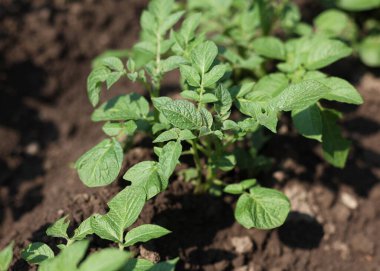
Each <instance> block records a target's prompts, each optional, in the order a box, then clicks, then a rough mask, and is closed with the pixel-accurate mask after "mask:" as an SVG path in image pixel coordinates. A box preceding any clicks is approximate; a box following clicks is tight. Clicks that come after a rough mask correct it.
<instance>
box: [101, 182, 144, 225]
mask: <svg viewBox="0 0 380 271" xmlns="http://www.w3.org/2000/svg"><path fill="white" fill-rule="evenodd" d="M145 201H146V194H145V191H144V189H143V188H141V187H132V186H129V187H126V188H124V189H123V190H122V191H121V192H119V193H118V194H117V195H116V196H115V197H113V199H112V200H111V201H110V202H108V206H109V207H110V212H115V213H116V214H117V215H118V217H120V218H121V220H120V221H121V222H122V224H123V228H124V229H125V228H128V227H129V226H131V225H132V224H133V223H134V222H135V221H136V220H137V218H138V216H139V215H140V212H141V210H142V208H143V207H144V204H145Z"/></svg>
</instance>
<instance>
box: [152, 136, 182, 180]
mask: <svg viewBox="0 0 380 271" xmlns="http://www.w3.org/2000/svg"><path fill="white" fill-rule="evenodd" d="M181 153H182V145H181V143H180V142H179V141H170V142H168V143H166V145H165V146H164V147H163V148H162V150H161V153H160V155H159V158H158V163H159V164H158V172H159V174H160V177H161V178H162V180H164V181H165V182H166V183H167V182H168V180H169V178H170V176H171V175H172V174H173V172H174V169H175V168H176V166H177V164H178V162H179V161H178V159H179V157H180V156H181Z"/></svg>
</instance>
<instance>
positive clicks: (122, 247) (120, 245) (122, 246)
mask: <svg viewBox="0 0 380 271" xmlns="http://www.w3.org/2000/svg"><path fill="white" fill-rule="evenodd" d="M118 245H119V250H121V251H123V250H124V245H123V244H121V243H119V244H118Z"/></svg>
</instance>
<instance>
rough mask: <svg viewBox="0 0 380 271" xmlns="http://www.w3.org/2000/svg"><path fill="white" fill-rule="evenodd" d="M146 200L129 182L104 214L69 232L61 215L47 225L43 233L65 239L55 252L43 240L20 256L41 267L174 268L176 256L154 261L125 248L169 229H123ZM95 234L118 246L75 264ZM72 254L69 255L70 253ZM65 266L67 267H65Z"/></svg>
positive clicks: (117, 270) (150, 226) (127, 270)
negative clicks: (165, 260)
mask: <svg viewBox="0 0 380 271" xmlns="http://www.w3.org/2000/svg"><path fill="white" fill-rule="evenodd" d="M145 201H146V195H145V191H144V189H142V188H140V187H132V186H129V187H127V188H125V189H124V190H122V191H121V192H120V193H118V194H117V195H116V196H115V197H114V198H113V199H112V200H111V201H110V202H109V203H108V207H109V211H108V212H107V213H106V214H104V215H100V214H95V215H93V216H91V217H89V218H87V219H85V220H84V221H83V222H82V223H81V224H80V225H79V226H78V227H77V228H76V229H75V230H74V232H73V234H72V235H71V236H69V233H68V229H69V224H70V221H69V220H68V219H67V217H62V218H61V219H59V220H57V221H56V222H55V223H54V224H53V225H51V226H50V227H49V228H48V229H47V230H46V234H47V235H48V236H51V237H55V238H60V239H63V240H65V242H64V244H59V245H58V248H59V249H60V250H61V253H59V254H58V255H57V256H55V255H54V252H53V250H52V249H51V248H50V247H49V246H48V245H47V244H44V243H41V242H35V243H31V244H29V245H28V246H27V247H26V248H25V249H24V250H23V251H22V253H21V256H22V258H23V259H24V260H26V261H27V262H28V263H29V264H36V265H39V269H38V270H39V271H42V270H54V271H59V270H73V271H74V270H78V271H85V270H99V271H100V270H110V271H112V270H114V271H132V270H141V271H145V270H151V271H153V270H162V271H171V270H174V266H175V263H176V261H177V259H174V260H171V261H168V262H161V263H158V264H154V263H152V262H150V261H147V260H144V259H137V258H134V255H133V254H132V253H131V252H127V251H125V248H128V247H130V246H132V245H135V244H136V243H143V242H147V241H149V240H152V239H154V238H158V237H161V236H164V235H166V234H168V233H170V231H169V230H167V229H165V228H163V227H161V226H158V225H153V224H143V225H140V226H137V227H135V228H132V229H130V230H129V231H128V232H127V233H126V234H125V231H126V229H127V228H129V227H130V226H131V225H132V224H134V223H135V221H136V220H137V218H138V216H139V214H140V212H141V209H142V207H143V206H144V204H145ZM93 234H96V235H98V236H99V237H101V238H102V239H105V240H109V241H112V242H115V243H116V244H117V245H118V248H119V249H115V248H107V249H103V250H100V251H98V252H96V253H93V254H91V255H90V256H89V257H88V258H86V259H85V260H84V261H83V262H82V263H81V264H80V265H79V266H78V263H79V262H80V261H81V259H82V258H83V257H84V255H85V253H86V250H87V247H88V245H89V242H88V240H87V239H88V238H87V237H89V236H91V235H93ZM74 256H75V258H74V259H73V258H72V257H74ZM67 268H68V269H67Z"/></svg>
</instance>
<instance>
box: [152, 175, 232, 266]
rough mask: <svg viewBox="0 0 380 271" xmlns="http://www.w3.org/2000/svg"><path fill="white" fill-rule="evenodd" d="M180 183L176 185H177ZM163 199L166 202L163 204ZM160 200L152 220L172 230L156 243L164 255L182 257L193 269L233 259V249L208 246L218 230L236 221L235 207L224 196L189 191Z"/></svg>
mask: <svg viewBox="0 0 380 271" xmlns="http://www.w3.org/2000/svg"><path fill="white" fill-rule="evenodd" d="M178 182H179V181H177V184H176V183H174V186H176V187H178ZM179 186H181V187H182V186H183V185H179ZM183 187H189V186H188V185H184V186H183ZM161 199H162V200H163V201H164V202H163V203H160V200H161ZM157 203H158V204H159V207H158V208H159V210H158V211H157V212H155V215H154V216H153V218H152V222H153V223H157V224H158V225H162V226H164V227H167V228H168V229H170V230H171V231H172V233H171V234H169V235H168V236H166V237H164V238H162V240H160V242H157V244H156V249H157V250H158V251H160V253H161V254H162V255H165V256H166V257H169V258H174V257H177V256H180V257H181V259H182V260H183V259H186V263H187V265H189V266H191V267H192V268H195V267H197V268H200V266H203V265H208V264H213V263H216V262H218V261H222V260H232V259H233V258H234V254H233V253H232V252H230V251H227V250H222V249H214V248H211V247H209V246H210V245H211V244H212V242H213V239H214V237H215V236H216V234H217V233H218V232H219V231H221V230H223V229H225V228H229V227H230V226H231V225H232V224H233V223H234V215H233V209H232V206H231V204H230V203H228V202H226V200H225V199H224V198H222V197H214V196H211V195H208V194H193V193H192V191H187V192H186V193H184V194H182V195H173V194H167V195H166V196H164V197H160V198H159V199H158V202H156V203H155V204H157ZM161 204H163V205H162V206H161ZM160 209H162V211H160ZM178 254H179V255H178ZM189 266H187V267H186V268H189ZM184 268H185V266H184V263H183V262H181V263H179V267H178V270H185V269H184ZM186 270H187V269H186ZM191 270H193V269H191ZM199 270H202V269H199Z"/></svg>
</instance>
